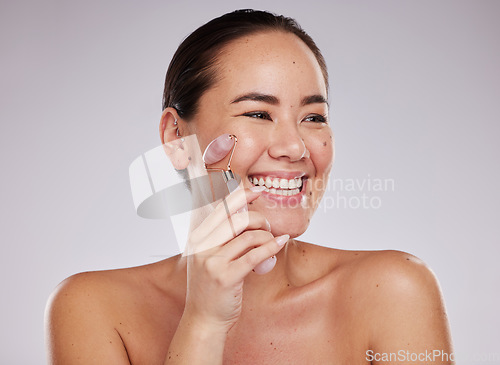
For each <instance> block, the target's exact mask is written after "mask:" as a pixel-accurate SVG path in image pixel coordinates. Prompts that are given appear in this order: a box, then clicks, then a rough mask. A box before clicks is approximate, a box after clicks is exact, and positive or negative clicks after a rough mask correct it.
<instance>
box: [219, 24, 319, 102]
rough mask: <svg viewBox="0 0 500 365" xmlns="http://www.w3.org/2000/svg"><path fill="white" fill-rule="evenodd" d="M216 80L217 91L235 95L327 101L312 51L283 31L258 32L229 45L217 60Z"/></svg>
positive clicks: (294, 36)
mask: <svg viewBox="0 0 500 365" xmlns="http://www.w3.org/2000/svg"><path fill="white" fill-rule="evenodd" d="M217 79H218V81H217V83H216V85H215V87H214V89H215V90H214V91H218V92H221V91H224V92H225V93H227V94H232V95H234V94H238V93H241V92H242V91H259V92H265V93H268V94H271V95H277V96H282V97H283V96H286V95H285V94H288V96H290V97H292V96H293V94H296V95H295V96H296V97H300V96H304V95H313V94H320V95H324V96H325V98H326V86H325V82H324V78H323V73H322V71H321V67H320V66H319V64H318V62H317V60H316V57H315V56H314V54H313V52H312V51H311V50H310V49H309V47H308V46H307V45H306V44H305V43H304V42H303V41H302V40H301V39H300V38H299V37H297V36H296V35H295V34H292V33H285V32H282V31H267V32H262V33H256V34H252V35H249V36H244V37H241V38H238V39H236V40H234V41H232V42H231V43H229V44H228V45H226V46H225V47H224V48H223V49H222V51H221V53H220V54H219V56H218V58H217ZM299 94H300V95H299Z"/></svg>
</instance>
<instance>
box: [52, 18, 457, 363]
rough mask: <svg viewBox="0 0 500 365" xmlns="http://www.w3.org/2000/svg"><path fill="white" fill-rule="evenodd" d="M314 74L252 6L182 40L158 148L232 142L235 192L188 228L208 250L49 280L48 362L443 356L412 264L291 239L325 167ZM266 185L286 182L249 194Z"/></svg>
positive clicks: (307, 44)
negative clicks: (189, 140) (191, 140)
mask: <svg viewBox="0 0 500 365" xmlns="http://www.w3.org/2000/svg"><path fill="white" fill-rule="evenodd" d="M327 77H328V76H327V71H326V65H325V62H324V60H323V57H322V56H321V53H320V51H319V50H318V48H317V47H316V45H315V44H314V42H313V41H312V39H311V38H310V37H309V36H308V35H307V34H305V33H304V32H303V31H302V30H301V29H300V28H299V27H298V26H297V25H296V23H295V22H294V21H293V20H291V19H289V18H284V17H281V16H275V15H272V14H269V13H265V12H257V11H237V12H234V13H230V14H226V15H224V16H222V17H220V18H217V19H214V20H212V21H211V22H209V23H207V24H205V25H204V26H202V27H200V28H199V29H198V30H196V31H195V32H194V33H193V34H191V35H190V36H189V37H188V38H187V39H186V40H185V41H184V42H183V43H182V44H181V45H180V47H179V49H178V50H177V52H176V54H175V55H174V57H173V60H172V62H171V64H170V67H169V69H168V72H167V77H166V82H165V93H164V105H163V108H164V111H163V114H162V118H161V123H160V136H161V140H162V143H167V144H169V143H170V144H176V143H177V144H178V143H180V142H179V141H180V140H179V139H180V138H182V137H186V136H189V135H196V137H197V140H198V143H199V145H200V148H201V150H204V149H205V148H206V147H207V146H208V144H209V143H210V142H211V141H212V140H213V139H214V138H216V137H218V136H220V135H222V134H225V133H228V134H232V135H236V136H238V145H237V149H236V151H235V153H234V156H233V158H232V162H231V168H232V170H233V171H234V172H235V173H236V174H238V175H239V176H240V177H241V180H242V183H241V184H242V187H243V188H242V189H238V190H236V191H235V192H234V193H232V194H231V195H229V196H228V197H227V198H226V205H225V206H222V205H219V206H218V207H217V208H216V209H215V210H213V212H212V213H210V214H208V216H206V217H204V219H202V220H201V221H200V222H199V224H198V223H196V226H197V228H196V232H197V233H198V235H197V236H196V239H194V240H193V241H194V242H195V243H196V245H201V246H203V247H205V248H207V247H208V249H206V250H204V251H202V252H199V251H198V252H197V251H195V253H193V254H191V255H185V256H180V255H179V256H175V257H172V258H169V259H166V260H164V261H161V262H158V263H155V264H152V265H147V266H143V267H136V268H129V269H122V270H112V271H105V272H92V273H84V274H79V275H76V276H73V277H71V278H69V279H67V280H66V281H65V282H63V283H62V284H61V285H60V286H59V288H58V289H57V291H56V292H55V293H54V295H53V297H52V299H51V302H50V305H49V308H48V311H47V313H48V317H47V319H48V320H47V336H48V344H49V358H50V360H49V362H50V363H52V364H79V363H82V364H83V363H85V364H89V363H99V364H164V363H165V364H221V363H225V364H285V363H286V364H289V363H293V364H367V363H373V364H381V363H384V364H396V363H401V362H403V361H410V360H413V361H412V363H422V364H423V363H428V362H429V357H426V358H424V357H422V356H421V355H422V354H424V353H425V354H426V353H433V354H436V353H435V352H433V351H440V352H441V353H442V354H443V356H449V355H450V354H451V341H450V335H449V329H448V324H447V319H446V314H445V309H444V305H443V300H442V296H441V293H440V290H439V287H438V284H437V281H436V279H435V277H434V276H433V274H432V273H431V271H430V270H429V269H428V268H427V267H426V266H425V265H424V264H423V263H422V262H421V261H420V260H418V259H417V258H415V257H413V256H411V255H409V254H407V253H403V252H397V251H374V252H369V251H342V250H335V249H330V248H325V247H321V246H316V245H313V244H309V243H305V242H301V241H298V240H296V239H295V237H297V236H299V235H300V234H302V233H303V232H304V231H305V230H306V228H307V226H308V224H309V221H310V218H311V216H312V214H313V213H314V211H315V209H316V207H317V206H318V203H319V201H320V199H321V196H322V195H323V193H324V189H325V187H326V182H327V180H328V176H329V173H330V169H331V165H332V161H333V134H332V131H331V129H330V125H329V122H328V104H327V99H328V95H327V90H328V79H327ZM193 163H194V162H193ZM266 180H269V181H270V182H271V184H273V183H275V181H277V182H278V183H279V184H281V182H282V181H288V182H287V183H284V185H279V187H278V188H276V189H275V190H271V189H267V190H268V191H262V189H263V188H262V187H261V186H262V185H265V183H266ZM292 180H293V182H291V181H292ZM290 184H291V185H292V187H293V189H291V188H290ZM300 184H302V186H300V187H299V188H297V186H299V185H300ZM280 190H281V191H280ZM285 190H287V191H286V193H285V192H283V191H285ZM291 190H293V192H291ZM245 205H247V206H248V210H249V211H248V212H247V213H244V214H242V213H239V212H238V211H241V208H242V207H244V206H245ZM228 215H229V217H228ZM242 217H244V218H242ZM228 221H229V222H231V225H232V234H231V235H230V236H227V223H228ZM221 237H222V238H221ZM191 243H192V242H191ZM255 268H259V270H258V271H259V273H257V272H254V270H255ZM395 355H397V356H395ZM414 355H420V356H418V358H417V361H415V356H414ZM401 356H403V357H404V356H406V357H407V358H408V360H406V357H405V359H402V357H401ZM435 361H436V363H451V361H447V359H446V358H445V357H442V358H439V359H435Z"/></svg>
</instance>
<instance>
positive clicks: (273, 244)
mask: <svg viewBox="0 0 500 365" xmlns="http://www.w3.org/2000/svg"><path fill="white" fill-rule="evenodd" d="M289 238H290V236H289V235H287V234H286V235H283V236H279V237H276V238H275V239H272V240H270V241H269V242H267V243H265V244H263V245H261V246H259V247H257V248H254V249H252V250H250V251H248V252H247V253H246V254H244V255H243V256H241V257H240V258H239V259H237V260H234V261H233V262H232V263H231V264H230V266H229V267H230V270H229V271H230V273H229V274H230V275H232V277H233V278H235V280H243V279H244V278H245V276H247V275H248V274H249V273H250V272H251V271H252V270H253V269H255V267H256V266H257V265H258V264H260V263H261V262H263V261H264V260H266V259H268V258H270V257H271V256H273V255H276V254H277V253H278V252H279V251H280V250H281V249H282V248H283V247H284V245H285V243H286V242H287V241H288V239H289ZM272 267H274V265H273V266H272ZM272 267H271V269H272Z"/></svg>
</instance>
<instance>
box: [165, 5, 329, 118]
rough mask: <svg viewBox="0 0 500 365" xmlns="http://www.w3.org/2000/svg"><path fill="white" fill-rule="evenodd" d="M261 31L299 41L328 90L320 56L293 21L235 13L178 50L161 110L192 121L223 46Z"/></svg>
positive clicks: (197, 33) (251, 12) (260, 13)
mask: <svg viewBox="0 0 500 365" xmlns="http://www.w3.org/2000/svg"><path fill="white" fill-rule="evenodd" d="M262 31H282V32H286V33H292V34H295V35H296V36H297V37H299V38H300V39H301V40H302V41H303V42H304V43H305V44H306V45H307V46H308V47H309V49H310V50H311V51H312V52H313V54H314V55H315V57H316V60H317V61H318V64H319V66H320V67H321V70H322V73H323V77H324V79H325V85H326V87H327V90H328V72H327V68H326V63H325V60H324V58H323V55H322V54H321V51H320V50H319V48H318V47H317V46H316V43H314V41H313V39H312V38H311V37H310V36H309V35H308V34H307V33H306V32H305V31H304V30H303V29H302V28H301V27H300V25H299V24H298V23H297V22H296V21H295V20H294V19H292V18H288V17H284V16H282V15H276V14H273V13H270V12H266V11H259V10H251V9H245V10H236V11H234V12H231V13H227V14H224V15H222V16H220V17H218V18H215V19H213V20H211V21H209V22H208V23H206V24H205V25H202V26H201V27H199V28H198V29H196V30H195V31H194V32H193V33H191V34H190V35H189V36H188V37H187V38H186V39H185V40H184V41H183V42H182V43H181V44H180V46H179V48H177V51H176V52H175V54H174V56H173V58H172V61H171V62H170V65H169V67H168V70H167V75H166V78H165V89H164V92H163V108H162V109H166V108H168V107H173V108H175V109H176V110H177V113H178V114H179V116H180V117H181V118H183V119H185V120H189V119H191V118H192V117H194V116H195V115H196V112H197V108H198V103H199V100H200V98H201V96H202V95H203V93H204V92H205V91H207V90H208V89H210V88H211V87H212V86H213V85H214V84H215V83H216V81H217V57H218V55H219V54H220V52H221V51H222V49H223V48H224V46H226V45H227V44H228V43H230V42H231V41H233V40H236V39H238V38H241V37H244V36H247V35H250V34H254V33H257V32H262Z"/></svg>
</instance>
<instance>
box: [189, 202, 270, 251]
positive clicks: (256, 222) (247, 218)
mask: <svg viewBox="0 0 500 365" xmlns="http://www.w3.org/2000/svg"><path fill="white" fill-rule="evenodd" d="M204 223H205V222H204ZM246 230H264V231H270V230H271V226H270V224H269V222H268V221H267V219H266V217H264V215H263V214H261V213H258V212H253V211H249V212H243V213H238V214H233V215H232V216H230V217H229V218H226V219H225V221H223V222H222V223H220V224H219V225H218V226H217V227H215V229H214V230H213V231H212V232H210V233H209V234H208V235H207V236H204V237H203V239H199V240H198V241H195V240H190V247H189V253H190V254H192V253H197V252H201V251H204V250H208V249H210V248H212V247H215V246H222V245H223V244H225V243H226V242H228V241H230V240H232V239H234V238H235V237H237V236H239V235H240V234H241V233H242V232H244V231H246Z"/></svg>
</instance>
